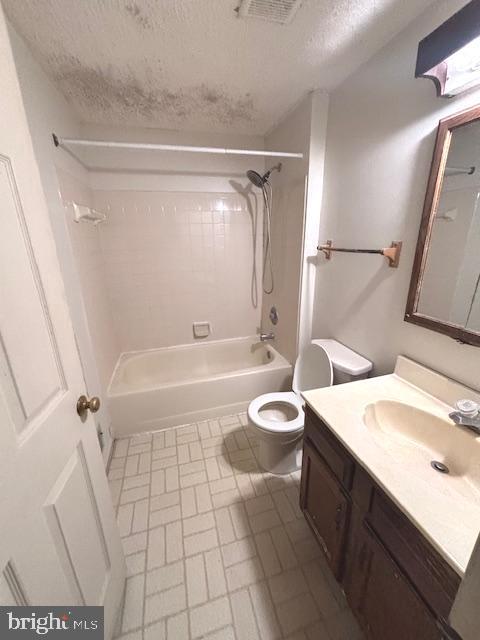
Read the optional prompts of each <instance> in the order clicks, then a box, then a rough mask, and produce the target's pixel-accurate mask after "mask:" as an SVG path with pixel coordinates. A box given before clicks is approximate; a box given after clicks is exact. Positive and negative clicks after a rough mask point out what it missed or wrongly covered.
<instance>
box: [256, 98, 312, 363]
mask: <svg viewBox="0 0 480 640" xmlns="http://www.w3.org/2000/svg"><path fill="white" fill-rule="evenodd" d="M311 110H312V96H311V95H309V96H308V97H307V98H306V99H305V100H303V101H302V102H301V104H300V105H299V106H298V107H297V108H296V109H295V110H294V111H293V112H292V113H290V114H289V115H288V116H287V117H286V118H285V119H284V120H283V121H282V122H281V123H280V124H279V125H278V126H277V127H275V129H273V131H272V132H271V133H270V134H269V135H268V136H267V137H266V139H265V146H266V148H268V149H274V150H275V149H284V150H288V151H295V152H299V153H303V154H304V157H303V159H301V160H299V159H296V158H295V159H294V158H292V159H281V162H282V170H281V171H280V172H279V173H278V172H276V171H275V172H273V173H272V175H271V178H270V181H271V184H272V187H273V206H272V256H273V273H274V284H275V286H274V290H273V293H271V294H266V293H264V294H263V305H262V328H263V329H264V330H265V331H273V332H274V333H275V346H276V348H277V349H278V350H279V351H280V353H281V354H282V355H283V356H284V357H285V358H287V360H289V361H290V362H294V361H295V358H296V355H297V348H298V322H299V304H300V278H301V268H302V246H303V225H304V213H305V189H306V178H307V174H308V161H309V148H310V121H311ZM266 161H267V164H268V166H273V165H274V164H276V163H277V161H272V162H271V163H269V162H268V159H267V160H266ZM260 280H261V277H260ZM266 282H267V285H268V284H269V283H270V279H269V278H268V279H267V281H266ZM260 286H261V281H260ZM272 306H275V307H276V309H277V312H278V316H279V321H278V324H277V325H275V326H274V325H273V324H272V323H271V321H270V319H269V313H270V308H271V307H272Z"/></svg>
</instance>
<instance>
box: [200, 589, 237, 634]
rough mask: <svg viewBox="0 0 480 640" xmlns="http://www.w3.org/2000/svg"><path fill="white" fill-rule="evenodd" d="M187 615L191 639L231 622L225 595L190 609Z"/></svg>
mask: <svg viewBox="0 0 480 640" xmlns="http://www.w3.org/2000/svg"><path fill="white" fill-rule="evenodd" d="M189 616H190V630H191V633H192V638H193V639H195V638H200V637H201V636H203V635H206V634H208V633H211V632H213V631H216V630H217V629H220V628H222V627H225V626H227V625H229V624H230V623H231V622H232V614H231V611H230V602H229V600H228V598H227V597H223V598H219V599H218V600H212V601H211V602H208V603H207V604H204V605H201V606H199V607H197V608H195V609H190V611H189Z"/></svg>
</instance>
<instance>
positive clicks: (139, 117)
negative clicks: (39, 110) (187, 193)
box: [2, 0, 432, 134]
mask: <svg viewBox="0 0 480 640" xmlns="http://www.w3.org/2000/svg"><path fill="white" fill-rule="evenodd" d="M2 1H3V4H4V7H5V10H6V13H7V15H8V17H9V18H10V20H11V22H12V23H13V25H14V26H15V28H16V29H17V30H18V31H19V33H20V34H21V35H23V37H24V38H25V39H26V40H27V42H28V43H29V45H30V47H31V49H32V50H33V52H34V54H35V56H36V57H37V59H38V60H39V62H40V63H41V64H42V66H43V67H44V69H45V70H46V71H47V73H48V74H49V75H50V76H51V77H52V78H53V80H54V81H55V83H56V84H57V86H58V87H59V89H60V90H61V91H62V92H63V94H64V95H65V96H66V98H67V99H68V100H69V102H70V103H71V105H72V107H73V108H74V109H75V111H76V112H77V113H78V115H79V116H80V118H81V120H83V121H84V122H94V123H108V124H117V125H124V124H128V125H133V126H148V127H159V128H164V129H182V130H196V131H218V132H222V131H229V132H237V133H250V134H253V133H256V134H264V133H266V132H267V131H268V130H269V129H270V128H271V127H272V126H274V125H275V124H276V123H277V122H278V121H279V120H280V119H281V118H282V116H284V115H285V113H287V112H288V111H289V109H291V108H292V107H293V106H294V105H295V104H296V103H297V102H298V101H299V100H300V99H301V98H302V97H303V96H304V95H305V94H306V93H307V92H308V91H310V90H312V89H317V88H323V89H326V90H330V89H332V88H333V87H335V86H336V85H338V84H339V83H340V82H341V81H342V80H343V79H345V78H346V77H347V76H348V75H349V74H350V73H351V72H352V71H354V70H355V68H357V67H358V65H359V64H361V63H362V62H363V61H364V60H366V59H368V57H370V56H371V55H372V54H373V53H374V52H375V51H377V50H378V49H379V48H380V47H381V46H383V45H384V44H385V43H386V42H387V41H388V40H389V39H390V38H391V37H392V36H393V35H395V34H396V33H397V32H398V31H400V30H401V29H402V28H403V27H404V26H405V25H406V24H407V23H408V22H410V21H411V20H413V19H414V18H415V17H416V16H417V15H419V14H420V13H421V12H422V11H423V10H424V9H425V8H426V7H427V6H428V5H429V4H432V0H304V3H303V5H302V6H301V8H300V9H299V11H298V13H297V14H296V16H295V18H294V20H293V22H292V23H291V24H289V25H279V24H274V23H269V22H264V21H262V20H254V19H243V18H238V17H237V14H236V13H235V11H234V9H235V7H236V6H237V4H238V2H237V0H2Z"/></svg>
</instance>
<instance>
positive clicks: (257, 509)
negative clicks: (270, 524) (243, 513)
mask: <svg viewBox="0 0 480 640" xmlns="http://www.w3.org/2000/svg"><path fill="white" fill-rule="evenodd" d="M274 508H275V505H274V504H273V500H272V497H271V496H270V495H269V494H268V495H264V496H260V497H258V498H252V499H251V500H247V501H246V502H245V509H246V510H247V513H248V515H249V516H254V515H256V514H258V513H263V512H264V511H270V510H271V509H274Z"/></svg>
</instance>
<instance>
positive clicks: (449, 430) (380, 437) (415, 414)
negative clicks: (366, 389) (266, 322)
mask: <svg viewBox="0 0 480 640" xmlns="http://www.w3.org/2000/svg"><path fill="white" fill-rule="evenodd" d="M363 421H364V423H365V425H366V427H367V429H368V431H369V433H370V434H371V436H372V437H373V439H374V440H375V441H376V443H377V444H378V445H379V446H381V447H382V448H383V449H384V450H385V452H386V453H388V454H389V455H390V456H393V457H394V459H395V460H396V462H397V463H398V464H399V465H401V466H402V468H404V469H406V470H408V471H411V472H412V471H413V470H414V468H415V471H416V472H418V471H419V470H420V471H421V477H422V478H423V479H424V480H426V481H427V482H432V483H437V482H445V486H444V487H443V490H445V491H446V492H447V493H450V492H451V493H452V494H457V495H458V494H461V495H462V496H463V497H466V498H470V499H472V498H473V499H477V500H478V497H479V494H480V455H479V454H480V445H479V442H480V441H477V439H476V437H475V435H474V434H473V433H470V432H468V431H467V430H465V429H462V428H459V427H457V426H456V425H454V423H453V422H452V421H451V420H450V419H449V418H448V417H447V418H442V417H440V416H437V415H434V414H433V413H429V412H427V411H423V410H421V409H418V408H417V407H414V406H411V405H408V404H404V403H402V402H395V401H393V400H379V401H377V402H373V403H371V404H369V405H367V407H366V408H365V414H364V416H363ZM432 462H437V463H440V465H439V467H440V469H442V465H445V467H446V471H447V473H441V472H439V470H438V465H437V469H435V468H434V467H435V465H433V466H432V464H431V463H432ZM444 471H445V469H444ZM440 478H443V480H440ZM452 497H453V496H452Z"/></svg>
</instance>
